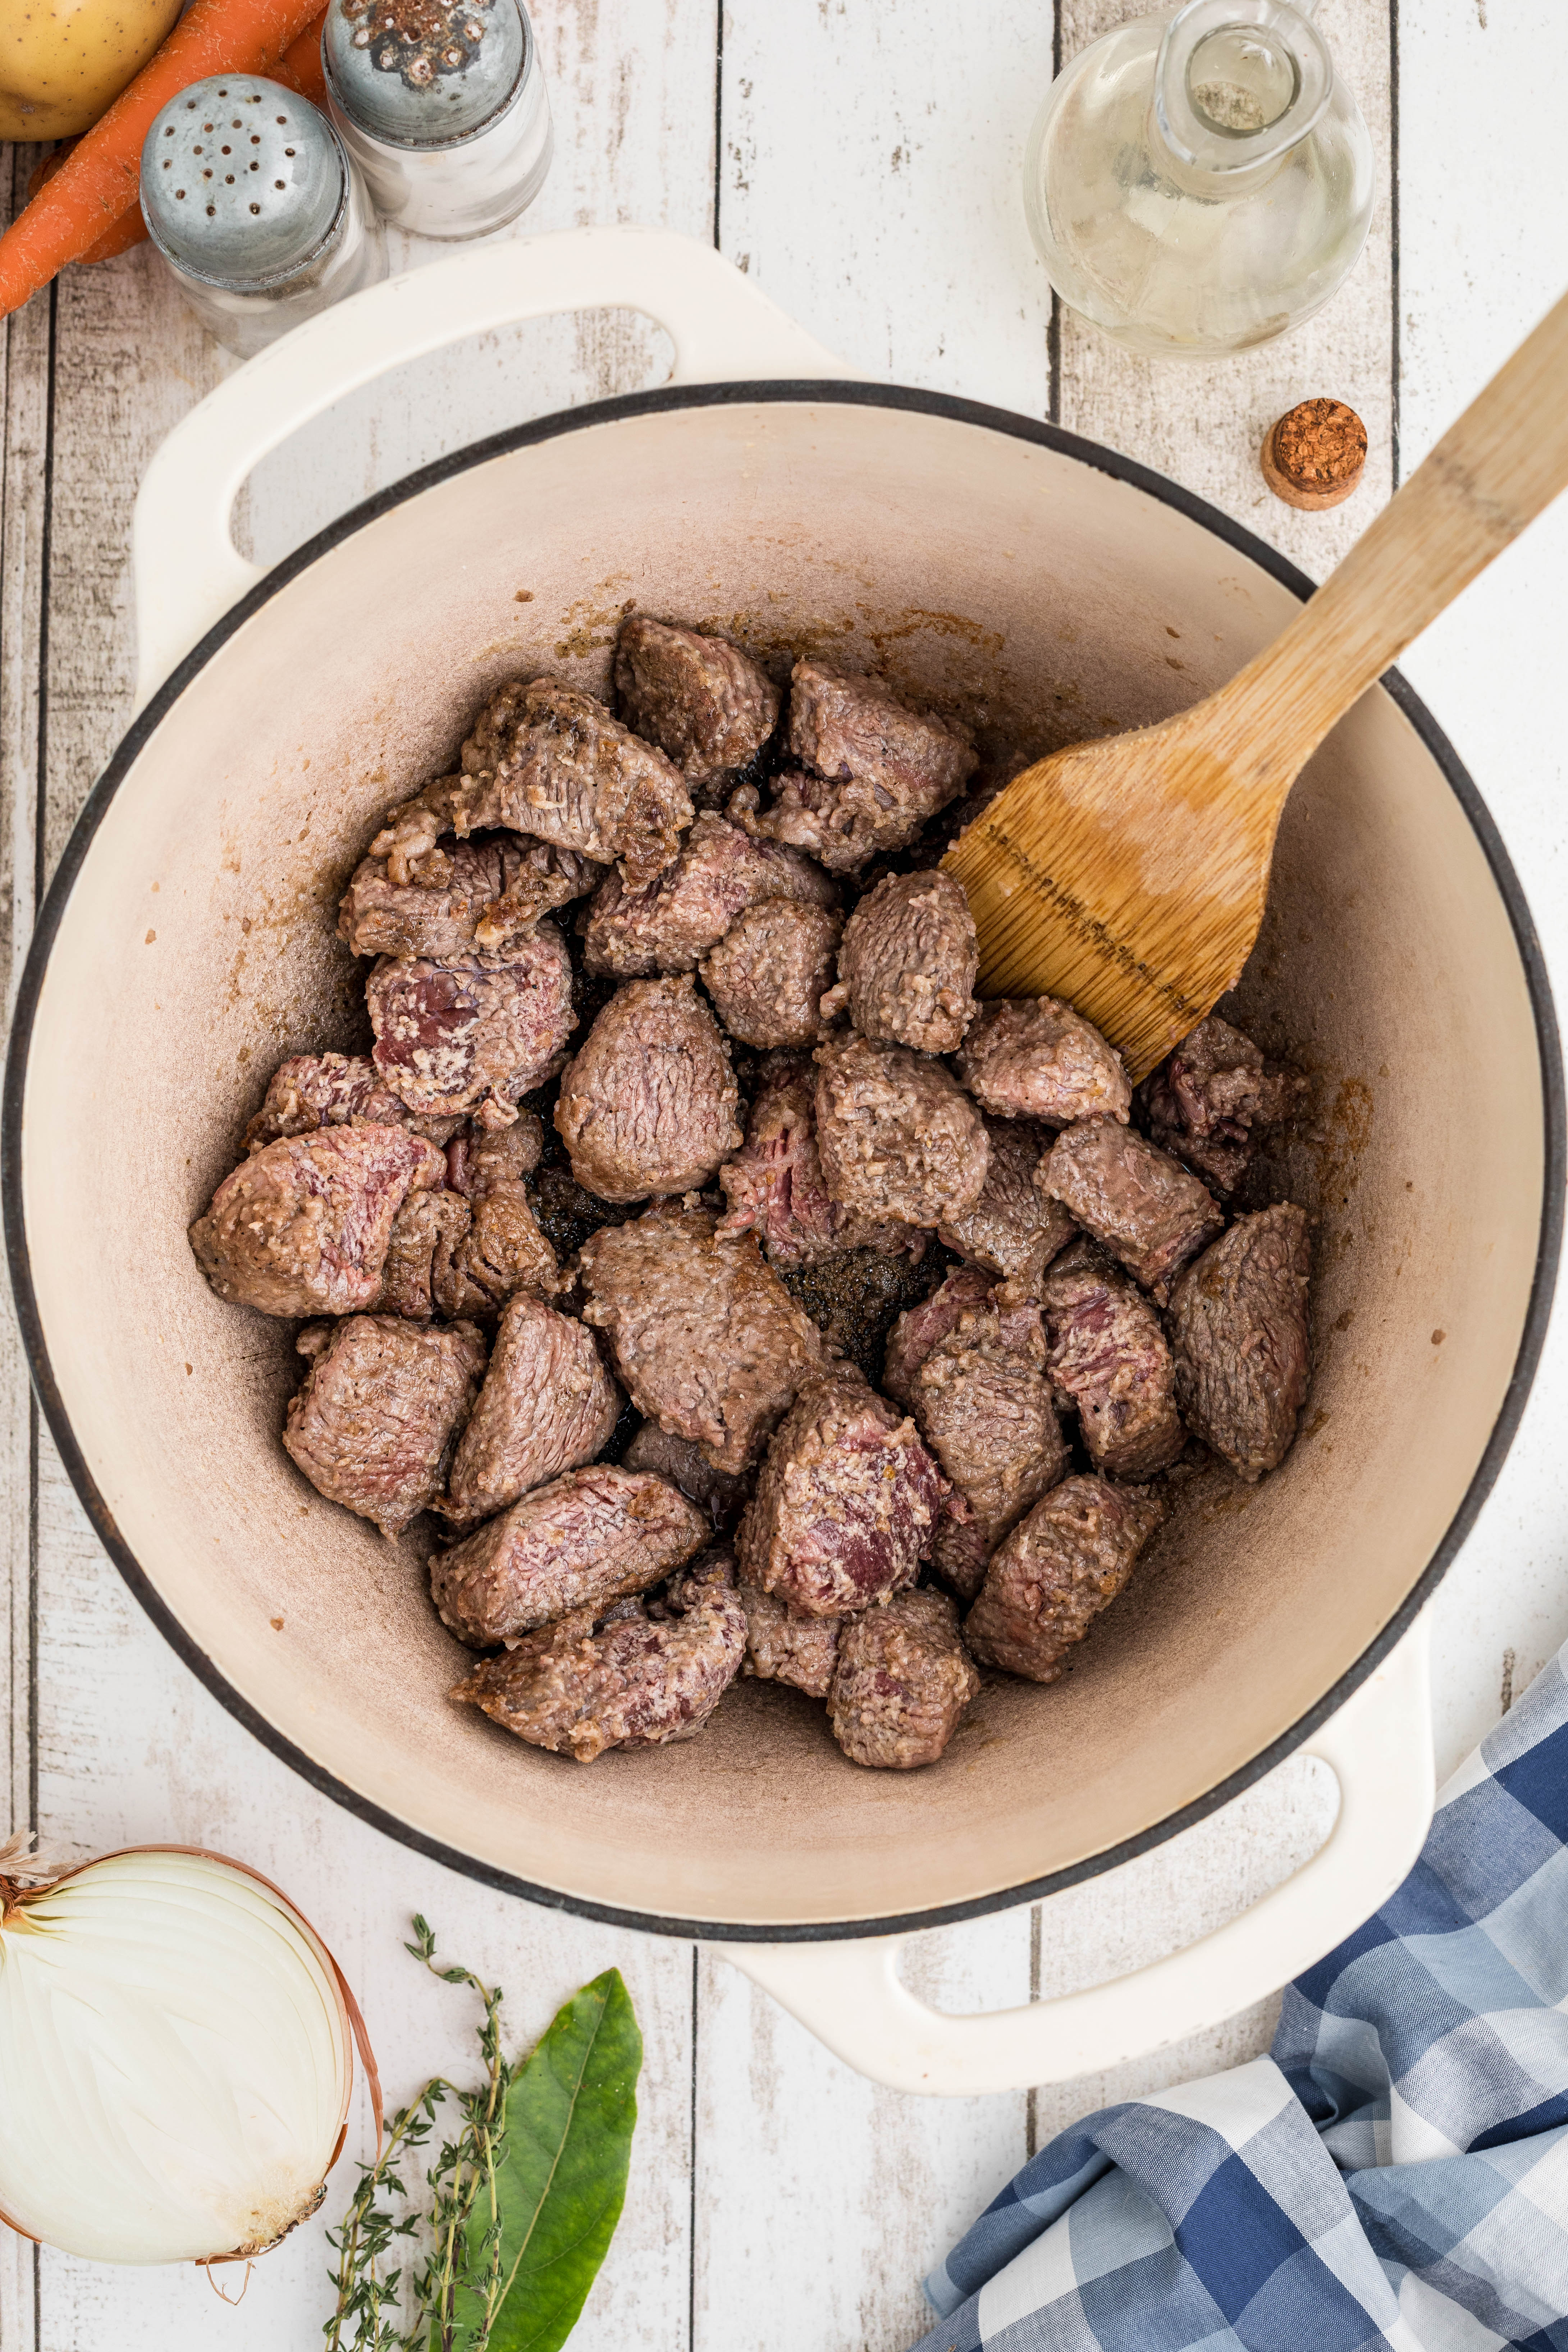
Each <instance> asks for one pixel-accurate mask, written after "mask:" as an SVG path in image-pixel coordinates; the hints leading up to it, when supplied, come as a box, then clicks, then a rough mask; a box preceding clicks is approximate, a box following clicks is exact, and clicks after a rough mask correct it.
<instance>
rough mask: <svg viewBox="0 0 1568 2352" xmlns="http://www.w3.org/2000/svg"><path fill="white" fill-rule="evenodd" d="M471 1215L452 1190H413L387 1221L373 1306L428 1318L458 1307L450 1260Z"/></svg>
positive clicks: (459, 1285) (457, 1280)
mask: <svg viewBox="0 0 1568 2352" xmlns="http://www.w3.org/2000/svg"><path fill="white" fill-rule="evenodd" d="M471 1223H472V1213H471V1211H470V1210H469V1207H468V1202H467V1201H465V1200H464V1199H463V1197H462V1195H461V1194H460V1193H458V1192H415V1193H413V1194H411V1195H410V1197H409V1198H408V1199H407V1200H406V1201H405V1202H404V1203H403V1206H402V1208H401V1209H399V1211H398V1212H397V1214H396V1216H395V1218H394V1219H393V1223H392V1233H391V1235H390V1237H389V1238H388V1241H387V1244H386V1257H385V1261H384V1264H383V1266H382V1269H381V1288H380V1289H379V1290H378V1291H377V1293H376V1297H375V1304H376V1306H377V1307H378V1308H379V1309H380V1311H381V1313H382V1314H383V1315H406V1316H409V1317H411V1318H414V1319H415V1320H416V1321H422V1322H428V1321H429V1319H430V1318H431V1316H432V1315H437V1314H452V1313H457V1312H458V1311H459V1310H458V1308H457V1307H456V1306H455V1305H453V1306H448V1305H447V1301H448V1300H454V1301H455V1300H456V1298H457V1297H458V1293H459V1292H461V1291H464V1290H466V1287H467V1286H466V1285H465V1284H464V1283H463V1281H462V1278H461V1276H459V1275H458V1274H457V1273H455V1271H454V1268H453V1259H454V1256H455V1255H456V1253H457V1252H458V1250H459V1249H460V1248H461V1247H462V1244H464V1242H466V1241H467V1239H468V1228H469V1225H470V1224H471Z"/></svg>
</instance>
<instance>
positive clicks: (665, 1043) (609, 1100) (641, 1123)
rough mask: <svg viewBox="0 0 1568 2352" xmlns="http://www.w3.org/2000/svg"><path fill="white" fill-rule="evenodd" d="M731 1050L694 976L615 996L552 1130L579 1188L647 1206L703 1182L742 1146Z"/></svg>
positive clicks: (638, 985)
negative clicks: (568, 1158)
mask: <svg viewBox="0 0 1568 2352" xmlns="http://www.w3.org/2000/svg"><path fill="white" fill-rule="evenodd" d="M739 1100H740V1094H739V1089H738V1088H737V1087H736V1085H735V1073H734V1071H733V1069H732V1068H731V1064H730V1049H729V1047H728V1045H726V1044H725V1042H724V1039H723V1037H722V1036H721V1034H720V1030H719V1024H718V1023H717V1022H716V1021H715V1020H714V1018H713V1015H712V1014H711V1013H710V1011H709V1010H708V1007H707V1005H706V1004H705V1003H703V1002H702V1000H701V998H700V996H699V995H698V993H697V983H696V982H695V981H694V980H693V979H692V978H691V976H690V974H689V973H682V974H681V975H680V976H679V978H677V979H673V980H631V981H627V982H626V985H625V987H623V988H618V989H617V990H616V992H615V994H614V996H612V997H611V999H610V1001H609V1003H608V1004H606V1005H605V1008H604V1011H603V1012H602V1013H600V1014H599V1017H598V1019H597V1020H596V1021H595V1024H594V1025H593V1027H592V1029H591V1030H590V1031H589V1032H588V1034H587V1037H586V1039H585V1040H584V1044H583V1045H582V1047H581V1049H580V1050H579V1052H578V1053H577V1055H576V1056H575V1058H574V1060H573V1061H572V1063H571V1064H570V1065H569V1066H568V1068H567V1070H566V1074H565V1076H563V1079H562V1081H561V1094H560V1097H559V1099H558V1101H557V1103H556V1106H555V1125H556V1128H557V1129H558V1130H559V1133H560V1136H561V1139H562V1141H563V1143H564V1144H565V1146H566V1149H567V1150H568V1152H569V1153H570V1154H571V1157H572V1173H573V1175H574V1176H575V1178H576V1179H577V1181H578V1183H579V1184H581V1185H583V1186H584V1187H585V1189H586V1190H587V1191H588V1192H596V1193H597V1194H598V1196H599V1198H600V1199H601V1200H602V1201H644V1200H647V1198H648V1196H649V1194H651V1193H671V1192H692V1191H694V1190H696V1189H698V1188H699V1187H700V1186H701V1185H703V1184H705V1183H706V1182H707V1181H708V1179H709V1178H710V1176H711V1175H712V1174H713V1173H714V1171H715V1170H716V1169H717V1168H718V1166H719V1163H720V1161H721V1160H725V1159H727V1158H728V1157H729V1155H730V1153H731V1151H733V1150H735V1149H736V1147H737V1146H738V1145H739V1143H740V1142H741V1140H742V1136H741V1130H740V1129H739V1128H738V1127H737V1126H736V1124H735V1110H736V1106H737V1104H738V1102H739Z"/></svg>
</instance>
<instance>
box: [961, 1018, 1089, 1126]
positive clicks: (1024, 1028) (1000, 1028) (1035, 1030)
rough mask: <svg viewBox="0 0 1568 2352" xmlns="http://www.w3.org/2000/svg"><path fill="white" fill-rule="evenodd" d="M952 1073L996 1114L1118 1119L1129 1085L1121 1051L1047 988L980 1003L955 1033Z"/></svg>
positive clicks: (1054, 1120)
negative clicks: (962, 1032)
mask: <svg viewBox="0 0 1568 2352" xmlns="http://www.w3.org/2000/svg"><path fill="white" fill-rule="evenodd" d="M958 1075H959V1076H960V1077H961V1078H962V1079H963V1083H964V1085H965V1086H966V1087H968V1088H969V1091H970V1093H971V1094H972V1095H973V1097H974V1099H975V1101H976V1102H977V1103H978V1104H979V1105H980V1107H981V1108H982V1109H983V1110H988V1111H991V1112H994V1115H995V1116H996V1117H997V1118H1044V1119H1048V1120H1049V1121H1050V1123H1051V1124H1052V1126H1053V1127H1067V1126H1069V1125H1070V1124H1071V1123H1072V1122H1073V1121H1074V1120H1075V1119H1080V1118H1114V1119H1120V1120H1121V1121H1123V1122H1125V1120H1126V1118H1127V1115H1128V1112H1129V1111H1130V1110H1131V1106H1132V1088H1131V1085H1130V1084H1129V1082H1128V1076H1127V1073H1126V1071H1125V1070H1124V1069H1123V1068H1122V1066H1121V1055H1120V1054H1119V1053H1118V1052H1117V1050H1116V1048H1115V1046H1114V1045H1110V1044H1108V1043H1107V1041H1106V1040H1105V1038H1103V1037H1102V1036H1101V1035H1100V1032H1099V1030H1098V1029H1096V1028H1095V1027H1094V1026H1093V1025H1092V1024H1091V1023H1089V1022H1088V1021H1086V1020H1085V1019H1084V1018H1083V1015H1082V1014H1081V1013H1075V1012H1074V1011H1073V1009H1072V1007H1071V1005H1070V1004H1063V1003H1060V1002H1059V1001H1058V998H1056V997H1054V996H1002V997H998V998H997V999H996V1000H995V1001H994V1003H990V1004H983V1005H982V1006H981V1008H980V1012H979V1016H978V1018H977V1019H976V1021H975V1023H974V1025H973V1028H972V1029H971V1030H970V1032H969V1034H968V1036H967V1037H966V1038H965V1039H964V1041H963V1050H962V1051H961V1053H960V1054H959V1057H958Z"/></svg>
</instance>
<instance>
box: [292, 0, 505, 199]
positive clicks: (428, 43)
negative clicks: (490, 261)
mask: <svg viewBox="0 0 1568 2352" xmlns="http://www.w3.org/2000/svg"><path fill="white" fill-rule="evenodd" d="M321 56H322V62H323V65H324V66H325V68H326V80H327V101H328V104H329V105H330V106H331V110H332V120H333V121H334V122H335V123H336V125H337V127H338V131H339V132H340V133H341V135H342V142H343V144H344V146H345V147H347V149H348V151H349V152H350V154H351V155H353V158H354V160H355V161H356V163H358V164H359V165H360V168H361V169H362V170H363V173H364V175H365V178H366V180H367V181H368V183H369V184H370V189H371V193H372V194H373V195H374V198H375V202H376V205H377V207H378V208H379V210H380V211H381V212H382V214H383V215H384V217H385V218H386V219H387V220H388V221H390V222H392V223H393V224H394V225H395V226H396V227H398V228H404V229H411V230H413V231H414V232H415V233H416V235H417V236H436V237H465V236H484V235H485V233H486V231H487V230H489V229H493V228H500V226H502V225H503V224H504V223H505V222H507V221H510V220H515V219H516V217H517V215H518V214H519V213H521V212H522V211H524V210H526V208H527V206H528V205H531V203H532V202H533V199H534V197H535V196H536V195H537V194H539V191H540V189H541V188H542V186H543V184H544V175H545V173H547V172H548V170H549V169H550V152H551V129H550V100H549V98H548V97H547V95H546V92H545V88H544V76H543V74H542V71H541V68H540V64H539V54H538V51H537V48H536V47H535V45H534V38H533V27H532V26H531V24H530V22H529V19H528V11H527V9H526V8H525V7H524V6H523V5H522V0H330V5H329V7H328V10H327V22H326V28H325V31H324V32H323V34H322V37H321Z"/></svg>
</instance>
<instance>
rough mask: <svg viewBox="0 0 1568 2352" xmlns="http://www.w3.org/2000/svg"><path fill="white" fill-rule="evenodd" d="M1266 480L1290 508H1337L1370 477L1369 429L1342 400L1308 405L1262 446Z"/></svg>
mask: <svg viewBox="0 0 1568 2352" xmlns="http://www.w3.org/2000/svg"><path fill="white" fill-rule="evenodd" d="M1262 462H1263V478H1264V480H1265V481H1266V482H1267V483H1268V487H1269V488H1270V489H1271V490H1272V491H1273V493H1274V495H1275V497H1276V498H1279V499H1284V500H1285V502H1286V504H1287V506H1292V507H1305V508H1308V509H1314V508H1319V507H1337V506H1338V505H1339V503H1340V501H1341V499H1348V498H1349V497H1350V494H1351V492H1352V490H1353V489H1354V488H1355V487H1356V485H1357V483H1358V482H1359V481H1360V480H1361V478H1362V476H1363V473H1364V472H1365V471H1366V426H1365V425H1363V423H1362V421H1361V418H1360V417H1359V416H1358V415H1356V413H1355V410H1354V409H1353V408H1347V407H1346V406H1345V404H1344V402H1343V401H1342V400H1303V401H1300V402H1298V404H1297V405H1296V406H1295V407H1294V408H1292V409H1289V410H1288V411H1287V412H1286V414H1285V415H1283V416H1282V417H1281V418H1280V419H1279V423H1278V424H1277V425H1274V426H1273V427H1272V428H1271V430H1270V432H1269V434H1268V439H1267V440H1266V441H1265V442H1264V444H1263V459H1262Z"/></svg>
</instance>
